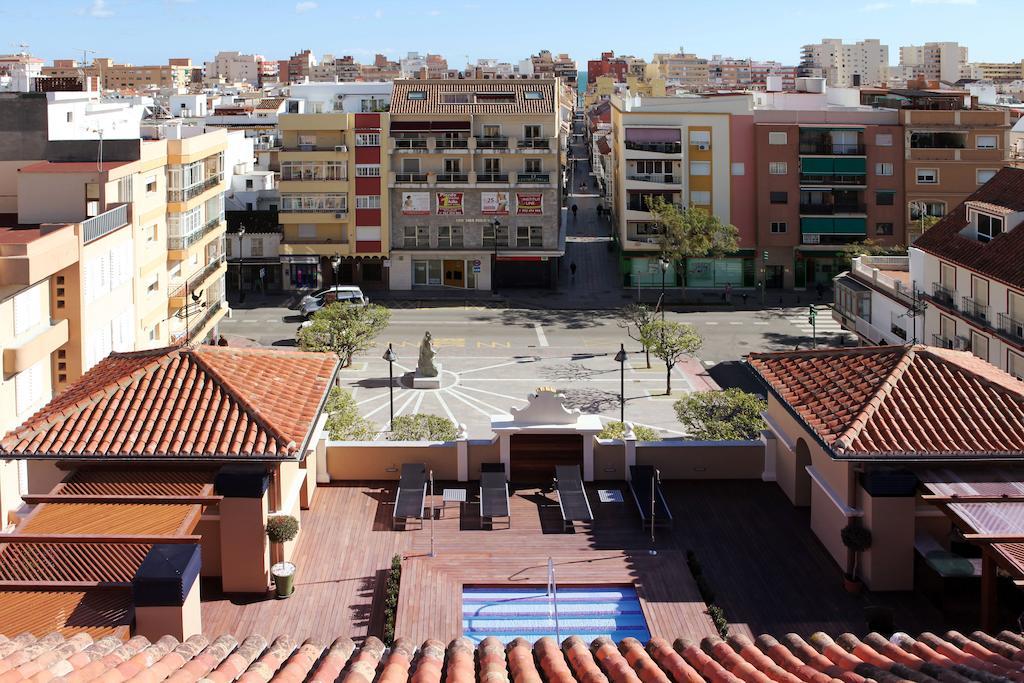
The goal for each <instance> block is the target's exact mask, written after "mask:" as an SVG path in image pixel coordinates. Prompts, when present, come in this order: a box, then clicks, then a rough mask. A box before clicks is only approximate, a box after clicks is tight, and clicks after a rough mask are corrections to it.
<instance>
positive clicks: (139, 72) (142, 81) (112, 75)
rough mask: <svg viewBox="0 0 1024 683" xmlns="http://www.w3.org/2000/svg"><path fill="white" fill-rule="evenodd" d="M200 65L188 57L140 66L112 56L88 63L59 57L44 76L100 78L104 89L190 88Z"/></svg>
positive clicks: (44, 69)
mask: <svg viewBox="0 0 1024 683" xmlns="http://www.w3.org/2000/svg"><path fill="white" fill-rule="evenodd" d="M195 71H201V67H197V66H193V65H192V60H191V59H189V58H187V57H176V58H172V59H170V60H168V62H167V64H158V65H148V66H147V65H137V64H117V63H115V62H114V60H113V59H110V58H107V57H97V58H96V59H94V60H93V61H92V64H90V65H88V66H86V65H85V64H79V63H78V62H77V61H75V60H73V59H56V60H54V62H53V64H52V65H51V66H44V67H43V69H42V75H43V76H48V77H58V78H81V77H83V76H84V77H85V78H93V79H97V80H98V82H99V84H100V88H102V89H103V90H134V91H139V90H146V89H149V88H171V89H177V88H189V87H191V86H192V84H193V81H194V76H193V72H195Z"/></svg>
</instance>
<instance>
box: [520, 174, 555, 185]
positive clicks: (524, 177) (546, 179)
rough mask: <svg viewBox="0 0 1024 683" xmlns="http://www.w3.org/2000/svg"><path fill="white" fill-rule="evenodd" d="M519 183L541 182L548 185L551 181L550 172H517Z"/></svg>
mask: <svg viewBox="0 0 1024 683" xmlns="http://www.w3.org/2000/svg"><path fill="white" fill-rule="evenodd" d="M516 182H517V183H541V184H544V185H547V184H549V183H550V182H551V174H550V173H517V174H516Z"/></svg>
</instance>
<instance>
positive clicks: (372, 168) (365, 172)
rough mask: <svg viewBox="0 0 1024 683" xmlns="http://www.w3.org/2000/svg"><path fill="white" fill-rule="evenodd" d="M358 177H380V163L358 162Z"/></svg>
mask: <svg viewBox="0 0 1024 683" xmlns="http://www.w3.org/2000/svg"><path fill="white" fill-rule="evenodd" d="M356 177H357V178H379V177H380V164H356Z"/></svg>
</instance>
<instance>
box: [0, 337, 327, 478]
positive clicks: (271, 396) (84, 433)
mask: <svg viewBox="0 0 1024 683" xmlns="http://www.w3.org/2000/svg"><path fill="white" fill-rule="evenodd" d="M336 367H337V359H336V358H335V357H334V356H332V355H330V354H322V353H299V352H289V351H274V350H268V349H252V348H244V349H243V348H234V347H214V346H200V347H196V348H194V349H191V348H180V347H170V348H163V349H156V350H153V351H140V352H135V353H114V354H111V355H110V356H108V357H107V358H106V359H105V360H103V361H101V362H100V363H99V364H97V365H96V366H95V367H93V368H92V369H91V370H89V371H88V372H87V373H86V374H85V375H84V376H83V377H82V378H81V379H80V380H79V381H78V382H76V383H75V384H73V385H72V386H71V387H69V388H68V389H67V390H66V391H64V392H62V393H61V394H58V395H57V396H56V397H54V398H53V400H51V401H50V402H49V403H48V404H47V405H46V406H44V407H43V408H42V409H41V410H40V411H39V412H37V413H36V414H35V415H33V416H32V417H30V418H29V419H28V420H27V421H26V422H25V423H24V424H23V425H22V426H20V427H18V428H17V429H16V430H14V431H12V432H10V433H9V434H8V435H7V436H6V437H5V438H4V440H3V442H2V443H0V453H6V454H8V455H11V456H15V457H17V456H34V455H46V456H60V457H91V458H104V457H106V458H111V457H158V458H162V457H168V456H169V457H184V458H192V457H204V456H205V457H217V458H234V457H267V458H293V457H297V456H298V455H299V450H300V448H301V446H302V444H303V442H304V440H305V439H306V436H307V434H308V433H309V431H310V430H311V429H312V427H313V422H314V421H315V420H316V418H317V415H318V411H319V409H320V406H321V405H322V403H323V400H324V397H325V396H326V394H327V391H328V389H329V387H330V384H331V381H332V379H333V376H334V372H335V369H336Z"/></svg>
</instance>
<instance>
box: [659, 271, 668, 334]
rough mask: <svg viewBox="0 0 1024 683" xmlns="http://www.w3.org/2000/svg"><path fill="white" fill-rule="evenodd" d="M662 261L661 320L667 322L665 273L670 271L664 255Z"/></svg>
mask: <svg viewBox="0 0 1024 683" xmlns="http://www.w3.org/2000/svg"><path fill="white" fill-rule="evenodd" d="M658 260H659V261H660V262H661V322H665V273H667V272H668V259H666V258H665V257H664V256H662V257H661V258H660V259H658Z"/></svg>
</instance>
